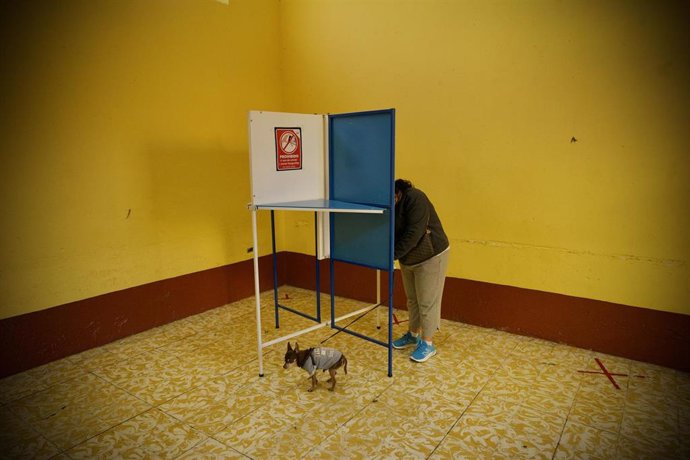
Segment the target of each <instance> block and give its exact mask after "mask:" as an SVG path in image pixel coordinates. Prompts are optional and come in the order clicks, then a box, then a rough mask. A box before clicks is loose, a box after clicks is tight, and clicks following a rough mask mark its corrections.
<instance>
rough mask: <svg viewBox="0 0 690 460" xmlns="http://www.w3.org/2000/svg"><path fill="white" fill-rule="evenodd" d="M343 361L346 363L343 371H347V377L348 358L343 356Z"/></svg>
mask: <svg viewBox="0 0 690 460" xmlns="http://www.w3.org/2000/svg"><path fill="white" fill-rule="evenodd" d="M343 361H345V363H344V364H343V370H344V371H345V375H347V358H346V357H345V355H343Z"/></svg>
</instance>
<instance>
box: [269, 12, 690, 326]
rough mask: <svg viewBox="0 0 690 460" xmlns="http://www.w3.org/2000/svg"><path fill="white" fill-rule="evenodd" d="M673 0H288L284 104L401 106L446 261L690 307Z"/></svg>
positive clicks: (504, 280) (688, 105)
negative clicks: (444, 242)
mask: <svg viewBox="0 0 690 460" xmlns="http://www.w3.org/2000/svg"><path fill="white" fill-rule="evenodd" d="M683 3H684V2H683ZM683 3H682V2H652V3H650V2H642V1H633V2H631V1H603V2H602V1H578V2H556V1H546V0H542V1H530V2H525V1H514V0H504V1H486V0H475V1H462V0H457V1H440V0H438V1H437V0H426V1H411V0H408V1H401V0H371V1H364V0H362V1H329V2H325V1H319V0H285V1H283V2H281V16H280V19H281V22H282V30H283V40H282V43H283V45H284V47H285V52H284V55H283V60H284V62H285V63H286V64H285V72H286V73H285V81H284V90H285V93H284V94H285V104H286V109H288V110H289V111H292V112H316V113H327V112H334V113H337V112H349V111H355V110H366V109H377V108H388V107H395V108H396V109H397V153H396V155H397V156H396V160H397V161H396V175H397V176H398V177H405V178H409V179H411V180H412V181H413V182H415V183H416V184H417V185H418V186H419V187H420V188H422V189H423V190H425V191H426V192H428V194H429V195H430V197H431V198H432V199H433V201H434V202H435V204H436V206H437V208H438V210H439V212H440V214H441V217H442V220H443V222H444V225H445V227H446V231H447V233H448V234H449V237H450V239H451V244H452V248H453V253H452V257H451V264H450V268H449V275H450V276H453V277H461V278H468V279H473V280H481V281H488V282H493V283H500V284H507V285H514V286H519V287H526V288H531V289H537V290H543V291H550V292H557V293H563V294H568V295H574V296H581V297H587V298H593V299H599V300H605V301H612V302H617V303H622V304H627V305H634V306H642V307H648V308H653V309H659V310H668V311H674V312H682V313H690V270H689V268H688V260H690V231H689V230H690V136H688V134H687V129H688V127H689V126H690V93H689V91H688V82H689V81H690V56H689V52H688V51H689V49H690V47H689V45H688V40H687V33H686V32H685V28H686V25H687V23H688V19H690V17H689V16H688V14H687V7H685V6H681V5H683ZM573 137H574V138H576V139H577V142H571V138H573ZM308 219H309V217H306V216H305V217H297V216H295V217H291V218H288V219H287V221H286V222H287V227H288V232H292V231H294V227H297V226H304V225H305V224H306V222H307V221H308ZM295 233H296V235H297V234H298V232H295ZM296 235H292V236H290V238H288V239H287V241H286V244H285V245H286V246H287V248H288V249H291V250H298V251H302V252H309V251H310V249H311V245H312V243H311V240H310V237H311V234H310V233H309V232H306V233H305V232H302V235H306V237H303V238H301V239H300V238H299V237H297V236H296Z"/></svg>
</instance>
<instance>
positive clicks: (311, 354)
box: [283, 342, 347, 391]
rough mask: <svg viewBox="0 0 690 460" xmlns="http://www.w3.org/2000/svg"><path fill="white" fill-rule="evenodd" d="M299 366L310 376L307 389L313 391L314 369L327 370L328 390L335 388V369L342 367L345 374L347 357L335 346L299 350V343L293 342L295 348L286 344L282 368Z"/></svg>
mask: <svg viewBox="0 0 690 460" xmlns="http://www.w3.org/2000/svg"><path fill="white" fill-rule="evenodd" d="M295 365H296V366H299V367H301V368H302V369H304V370H305V371H307V373H309V377H311V388H309V390H308V391H314V388H316V383H317V380H316V370H317V369H323V371H324V372H326V371H328V373H329V374H330V376H331V378H330V379H328V382H329V383H331V387H330V388H329V390H330V391H333V390H335V373H336V369H338V368H339V367H341V366H342V367H343V370H344V371H345V374H347V359H346V358H345V355H343V354H342V353H341V352H340V351H338V350H336V349H335V348H309V349H308V350H300V349H299V344H298V343H297V342H295V348H292V346H290V342H288V344H287V352H286V353H285V364H283V369H287V368H289V367H292V366H295Z"/></svg>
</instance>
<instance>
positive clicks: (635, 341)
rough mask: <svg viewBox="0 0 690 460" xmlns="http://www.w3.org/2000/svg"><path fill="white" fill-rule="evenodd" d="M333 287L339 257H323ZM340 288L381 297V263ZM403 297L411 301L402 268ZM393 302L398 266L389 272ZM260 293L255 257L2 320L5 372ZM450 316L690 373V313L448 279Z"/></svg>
mask: <svg viewBox="0 0 690 460" xmlns="http://www.w3.org/2000/svg"><path fill="white" fill-rule="evenodd" d="M277 261H278V263H277V265H276V267H277V272H278V282H279V284H281V285H282V284H288V285H291V286H296V287H301V288H305V289H315V286H316V279H315V278H316V276H315V273H316V263H315V261H314V258H313V257H311V256H307V255H303V254H297V253H290V252H283V253H280V254H278V258H277ZM319 267H320V271H321V282H320V290H321V291H322V292H330V271H329V268H330V264H329V261H321V262H320V263H319ZM334 267H335V272H334V273H335V291H336V294H337V295H341V296H344V297H349V298H353V299H358V300H362V301H366V302H374V301H375V300H376V271H375V270H372V269H367V268H363V267H358V266H354V265H349V264H344V263H338V262H336V263H335V264H334ZM260 269H261V280H260V281H261V282H260V286H261V289H262V290H266V289H270V288H271V287H272V283H273V278H272V277H273V270H272V260H271V257H270V256H265V257H262V258H260ZM394 283H395V289H394V305H395V306H396V307H399V308H404V306H405V293H404V291H403V288H402V281H401V279H400V274H399V272H396V273H395V277H394ZM381 284H382V287H381V296H382V300H383V303H387V295H388V275H387V273H382V274H381ZM253 294H254V272H253V266H252V260H247V261H243V262H239V263H236V264H232V265H228V266H225V267H219V268H214V269H210V270H205V271H202V272H198V273H192V274H189V275H184V276H179V277H176V278H171V279H167V280H161V281H157V282H154V283H150V284H146V285H143V286H137V287H133V288H129V289H125V290H122V291H117V292H112V293H109V294H104V295H101V296H98V297H94V298H90V299H85V300H80V301H77V302H72V303H69V304H65V305H60V306H57V307H53V308H49V309H47V310H42V311H38V312H34V313H29V314H26V315H21V316H16V317H12V318H7V319H3V320H0V377H4V376H7V375H11V374H15V373H17V372H21V371H24V370H27V369H30V368H32V367H35V366H39V365H42V364H45V363H48V362H50V361H53V360H56V359H60V358H64V357H66V356H69V355H71V354H74V353H79V352H81V351H84V350H87V349H90V348H93V347H98V346H101V345H105V344H107V343H110V342H113V341H115V340H118V339H120V338H123V337H127V336H129V335H132V334H136V333H138V332H141V331H144V330H147V329H151V328H153V327H156V326H160V325H163V324H167V323H169V322H172V321H175V320H178V319H181V318H184V317H187V316H189V315H193V314H197V313H201V312H203V311H206V310H209V309H211V308H215V307H218V306H220V305H225V304H227V303H230V302H234V301H236V300H240V299H243V298H247V297H251V296H252V295H253ZM442 316H443V318H445V319H449V320H452V321H461V322H464V323H468V324H474V325H478V326H483V327H490V328H495V329H500V330H504V331H507V332H512V333H516V334H522V335H527V336H531V337H538V338H542V339H546V340H551V341H555V342H560V343H565V344H569V345H573V346H577V347H581V348H586V349H591V350H595V351H598V352H601V353H607V354H612V355H617V356H622V357H626V358H630V359H635V360H639V361H645V362H649V363H654V364H659V365H662V366H666V367H671V368H675V369H679V370H682V371H685V372H690V315H682V314H677V313H668V312H662V311H658V310H649V309H644V308H637V307H630V306H626V305H619V304H614V303H609V302H602V301H598V300H591V299H584V298H579V297H571V296H566V295H561V294H553V293H548V292H541V291H534V290H530V289H521V288H516V287H510V286H501V285H496V284H491V283H483V282H479V281H470V280H464V279H458V278H448V279H447V280H446V287H445V291H444V298H443V308H442Z"/></svg>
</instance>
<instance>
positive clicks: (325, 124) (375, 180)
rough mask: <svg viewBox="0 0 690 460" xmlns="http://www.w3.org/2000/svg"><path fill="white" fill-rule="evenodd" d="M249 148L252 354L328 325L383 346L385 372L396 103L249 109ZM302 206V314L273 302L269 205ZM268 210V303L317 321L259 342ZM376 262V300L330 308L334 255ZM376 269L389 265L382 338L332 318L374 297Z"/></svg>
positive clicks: (341, 259) (358, 262)
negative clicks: (310, 265)
mask: <svg viewBox="0 0 690 460" xmlns="http://www.w3.org/2000/svg"><path fill="white" fill-rule="evenodd" d="M249 156H250V176H251V189H252V190H251V193H252V201H251V203H250V205H249V209H250V210H251V213H252V232H253V238H254V293H255V298H256V325H257V329H256V330H257V339H258V355H259V375H260V376H263V353H262V350H263V349H264V348H266V347H268V346H270V345H273V344H275V343H278V342H281V341H285V340H288V339H290V338H292V337H296V336H298V335H301V334H304V333H307V332H310V331H313V330H315V329H318V328H320V327H326V326H330V327H331V328H333V329H337V330H339V331H342V332H346V333H349V334H351V335H354V336H357V337H359V338H361V339H364V340H368V341H370V342H374V343H377V344H379V345H381V346H384V347H387V348H388V375H389V376H392V375H393V367H392V342H393V338H392V323H393V251H394V239H395V233H394V232H395V225H394V214H395V212H394V210H395V190H394V184H395V110H394V109H387V110H376V111H367V112H357V113H344V114H329V115H318V114H317V115H314V114H294V113H280V112H262V111H251V112H249ZM275 210H282V211H308V212H313V213H314V219H315V228H316V231H315V235H314V239H315V263H316V277H317V280H316V287H317V288H316V289H317V293H316V302H315V303H316V305H315V309H316V311H315V315H314V316H311V315H307V314H304V313H303V312H299V311H296V310H293V309H291V308H289V307H286V306H283V305H280V303H279V302H278V295H277V292H278V291H277V289H278V285H277V284H278V282H277V275H276V273H277V272H276V267H275V260H276V257H275V255H276V249H275V224H274V222H275V221H274V211H275ZM260 211H270V213H271V240H272V244H273V260H274V267H273V269H274V307H275V318H276V327H279V311H280V310H284V311H288V312H290V313H293V314H299V315H301V316H303V317H306V318H308V319H310V320H312V321H314V322H315V323H316V324H315V325H314V326H312V327H309V328H307V329H303V330H301V331H294V332H292V333H290V334H288V335H285V336H283V337H279V338H277V339H274V340H271V341H269V342H263V340H262V331H261V300H260V288H259V259H258V257H259V255H258V254H259V251H258V246H257V245H258V238H257V218H256V214H257V212H260ZM323 259H329V260H330V293H331V300H330V303H331V305H330V308H331V315H330V318H331V319H330V321H325V322H322V321H321V304H320V295H319V292H318V289H319V277H320V272H319V263H318V261H319V260H323ZM336 261H338V262H343V263H348V264H354V265H360V266H363V267H368V268H372V269H376V270H377V272H376V273H377V303H376V304H374V305H371V306H369V307H366V308H364V309H361V310H358V311H356V312H351V313H349V314H347V315H343V316H337V314H336V310H337V306H336V305H335V298H334V297H335V294H334V293H335V287H336V285H337V280H336V279H335V271H334V262H336ZM380 271H387V272H388V275H389V276H388V280H389V282H388V296H387V306H388V315H387V316H388V342H387V343H386V342H382V341H380V340H377V339H375V338H372V337H367V336H364V335H362V334H359V333H357V332H354V331H350V330H348V329H347V328H345V327H342V326H340V325H339V324H338V323H340V322H342V320H344V319H346V318H349V317H352V316H355V315H358V314H363V313H366V312H367V311H369V310H371V309H373V308H377V307H378V306H379V305H381V298H380V280H379V278H378V275H379V273H380Z"/></svg>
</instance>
